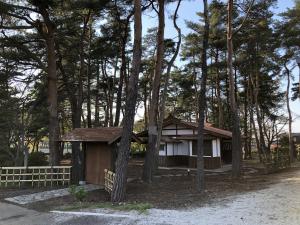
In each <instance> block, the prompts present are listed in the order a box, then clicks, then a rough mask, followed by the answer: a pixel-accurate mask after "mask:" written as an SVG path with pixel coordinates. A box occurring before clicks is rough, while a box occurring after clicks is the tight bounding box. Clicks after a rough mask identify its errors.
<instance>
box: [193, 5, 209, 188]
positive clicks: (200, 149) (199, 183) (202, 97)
mask: <svg viewBox="0 0 300 225" xmlns="http://www.w3.org/2000/svg"><path fill="white" fill-rule="evenodd" d="M203 5H204V13H203V15H204V21H205V25H204V34H203V50H202V55H201V69H202V77H201V88H200V93H199V122H198V124H199V125H198V138H197V175H196V189H197V191H199V192H202V191H203V190H204V188H205V182H204V159H203V154H204V123H205V109H206V81H207V72H208V71H207V70H208V69H207V49H208V39H209V18H208V7H207V0H203Z"/></svg>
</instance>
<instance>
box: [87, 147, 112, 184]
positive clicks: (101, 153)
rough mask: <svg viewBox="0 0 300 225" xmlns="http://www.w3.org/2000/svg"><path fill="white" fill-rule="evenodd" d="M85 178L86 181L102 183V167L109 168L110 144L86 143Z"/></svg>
mask: <svg viewBox="0 0 300 225" xmlns="http://www.w3.org/2000/svg"><path fill="white" fill-rule="evenodd" d="M85 151H86V153H85V179H86V182H87V183H91V184H100V185H103V184H104V169H109V170H110V169H111V167H112V165H111V162H112V161H111V152H112V146H110V145H108V144H107V143H90V142H88V143H86V150H85Z"/></svg>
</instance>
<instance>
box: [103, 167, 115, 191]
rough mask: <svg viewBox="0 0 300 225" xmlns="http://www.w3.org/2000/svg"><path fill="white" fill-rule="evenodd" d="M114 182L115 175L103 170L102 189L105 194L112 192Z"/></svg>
mask: <svg viewBox="0 0 300 225" xmlns="http://www.w3.org/2000/svg"><path fill="white" fill-rule="evenodd" d="M114 181H115V173H113V172H112V171H110V170H108V169H105V170H104V187H105V190H106V191H107V192H109V193H111V192H112V189H113V185H114Z"/></svg>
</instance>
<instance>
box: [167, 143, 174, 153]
mask: <svg viewBox="0 0 300 225" xmlns="http://www.w3.org/2000/svg"><path fill="white" fill-rule="evenodd" d="M167 155H173V143H167Z"/></svg>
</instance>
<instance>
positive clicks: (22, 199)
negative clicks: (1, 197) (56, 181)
mask: <svg viewBox="0 0 300 225" xmlns="http://www.w3.org/2000/svg"><path fill="white" fill-rule="evenodd" d="M82 187H83V188H84V189H85V190H86V191H94V190H98V189H100V188H102V187H100V186H98V185H93V184H87V185H83V186H82ZM69 194H70V192H69V188H63V189H56V190H52V191H43V192H37V193H34V194H27V195H19V196H15V197H10V198H5V200H6V201H8V202H12V203H15V204H19V205H25V204H28V203H34V202H39V201H45V200H48V199H51V198H57V197H63V196H66V195H69Z"/></svg>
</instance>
